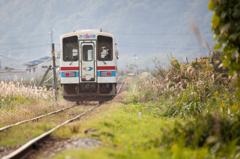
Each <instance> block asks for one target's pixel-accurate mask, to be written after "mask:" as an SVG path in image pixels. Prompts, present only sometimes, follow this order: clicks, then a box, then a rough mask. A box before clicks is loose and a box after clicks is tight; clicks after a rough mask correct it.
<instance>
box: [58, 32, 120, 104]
mask: <svg viewBox="0 0 240 159" xmlns="http://www.w3.org/2000/svg"><path fill="white" fill-rule="evenodd" d="M60 41H61V44H60V46H61V49H60V74H61V85H62V95H63V97H64V98H65V99H66V100H70V101H107V100H110V99H112V98H113V97H114V96H115V95H116V85H117V76H116V75H117V58H118V51H117V48H116V45H115V37H114V35H113V34H110V33H104V32H101V30H99V31H91V30H88V31H87V30H85V31H79V32H73V33H69V34H64V35H62V36H61V37H60Z"/></svg>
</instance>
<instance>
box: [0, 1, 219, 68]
mask: <svg viewBox="0 0 240 159" xmlns="http://www.w3.org/2000/svg"><path fill="white" fill-rule="evenodd" d="M208 3H209V1H208V0H168V1H166V0H121V1H114V0H68V1H66V0H38V1H35V0H1V1H0V34H1V37H0V46H1V50H0V60H1V64H2V67H3V66H9V67H14V68H24V66H23V63H24V62H27V61H29V60H31V59H35V58H38V57H42V56H45V55H46V54H49V52H50V50H51V37H50V35H49V34H48V33H49V32H50V29H51V28H53V29H54V31H55V32H54V34H53V42H54V43H55V44H56V48H57V47H58V44H59V43H60V41H59V38H60V36H61V35H62V34H65V33H69V32H72V31H73V30H76V29H100V28H101V29H103V30H108V31H109V32H110V33H112V34H114V35H115V37H116V42H117V46H118V49H119V52H120V60H119V68H120V69H124V68H125V62H126V61H128V63H129V64H131V63H133V56H134V55H136V56H138V60H137V63H138V65H139V68H145V67H154V63H153V62H152V59H153V58H155V57H157V59H158V60H160V61H161V62H163V63H168V57H167V55H170V52H171V53H172V55H173V56H174V57H175V58H177V59H178V60H180V61H183V59H185V57H188V59H194V58H195V57H196V56H207V55H208V52H209V51H208V49H207V48H206V47H204V46H201V45H199V44H198V42H197V40H196V37H195V35H194V33H193V32H192V29H191V27H190V25H189V20H190V19H192V20H193V21H194V22H195V23H196V25H197V27H198V29H199V32H200V34H201V36H202V38H203V39H204V40H206V41H207V42H208V44H209V45H210V47H213V45H214V42H213V35H212V33H211V18H212V15H213V13H212V12H210V11H208V9H207V8H208ZM3 56H4V57H8V58H10V59H11V60H10V59H7V58H4V57H3Z"/></svg>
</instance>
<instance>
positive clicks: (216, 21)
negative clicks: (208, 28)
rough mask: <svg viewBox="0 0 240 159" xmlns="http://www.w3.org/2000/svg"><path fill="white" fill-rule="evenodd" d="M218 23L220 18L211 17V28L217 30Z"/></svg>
mask: <svg viewBox="0 0 240 159" xmlns="http://www.w3.org/2000/svg"><path fill="white" fill-rule="evenodd" d="M219 22H220V18H219V16H217V15H216V14H214V15H213V18H212V26H213V27H214V28H217V27H218V25H219Z"/></svg>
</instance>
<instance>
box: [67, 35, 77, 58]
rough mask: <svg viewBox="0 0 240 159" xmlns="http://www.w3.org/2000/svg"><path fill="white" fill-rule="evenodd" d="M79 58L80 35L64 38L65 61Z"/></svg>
mask: <svg viewBox="0 0 240 159" xmlns="http://www.w3.org/2000/svg"><path fill="white" fill-rule="evenodd" d="M77 60H78V37H77V36H73V37H68V38H64V39H63V61H77Z"/></svg>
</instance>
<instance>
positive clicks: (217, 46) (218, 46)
mask: <svg viewBox="0 0 240 159" xmlns="http://www.w3.org/2000/svg"><path fill="white" fill-rule="evenodd" d="M221 48H222V44H221V43H216V44H215V45H214V47H213V49H214V50H219V49H221Z"/></svg>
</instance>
